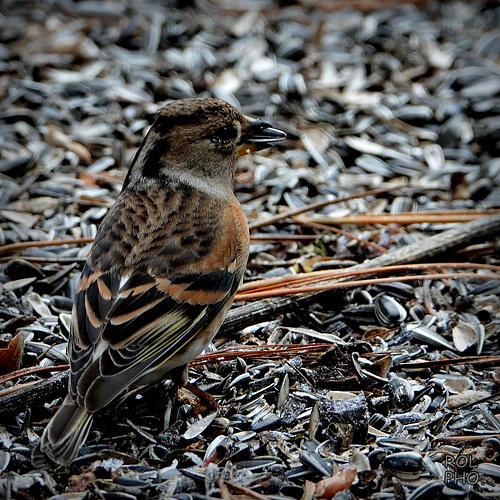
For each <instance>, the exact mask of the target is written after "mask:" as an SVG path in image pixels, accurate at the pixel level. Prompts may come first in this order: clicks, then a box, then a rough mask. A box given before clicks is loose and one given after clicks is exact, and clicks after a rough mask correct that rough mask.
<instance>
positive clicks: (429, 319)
mask: <svg viewBox="0 0 500 500" xmlns="http://www.w3.org/2000/svg"><path fill="white" fill-rule="evenodd" d="M394 3H396V2H394ZM419 3H420V4H422V2H419ZM345 4H346V2H338V1H327V0H316V1H307V2H306V1H303V2H297V3H294V2H273V1H271V0H258V1H256V0H235V1H230V0H225V1H223V2H216V1H208V0H200V1H196V0H194V1H191V2H182V1H179V2H175V1H165V2H162V1H153V0H151V1H140V2H139V1H136V2H135V1H130V2H127V1H125V0H116V1H104V2H97V1H90V0H88V1H70V0H59V1H58V0H44V1H38V0H4V1H3V2H2V3H1V4H0V244H1V245H10V244H13V243H22V242H34V241H39V242H47V241H51V240H58V239H68V240H70V241H69V242H68V244H63V245H53V246H43V245H42V244H41V243H40V244H35V245H34V246H32V247H27V246H26V245H25V246H23V245H21V246H19V247H18V248H17V249H12V248H11V249H10V250H9V251H6V250H5V248H3V247H0V371H1V373H0V391H1V392H0V498H8V499H11V498H20V499H41V498H54V499H55V498H71V499H81V498H100V499H102V498H109V499H111V498H112V499H134V498H136V499H141V500H146V499H158V500H160V499H161V500H170V499H178V500H188V499H191V498H192V499H206V498H223V499H224V500H228V499H231V498H240V499H243V498H245V499H250V498H254V499H261V500H263V499H284V500H285V499H302V500H309V499H312V498H315V497H316V498H333V497H334V496H335V498H337V499H350V498H352V499H354V498H359V499H365V498H367V499H368V498H373V499H383V498H396V499H398V500H402V499H405V498H411V499H412V500H417V499H420V500H421V499H427V498H449V499H462V498H471V499H482V498H485V499H486V498H491V499H492V498H499V496H500V463H499V454H500V440H499V437H500V436H499V433H500V420H499V418H498V414H499V413H500V407H499V405H498V403H497V402H496V399H495V396H496V394H497V393H498V381H499V376H500V374H499V373H498V371H497V369H496V366H498V358H495V356H497V355H499V354H500V353H499V344H498V333H499V327H500V299H499V295H500V281H498V270H497V269H495V267H494V266H496V265H498V264H499V263H500V257H499V247H498V238H495V236H496V235H494V234H492V235H490V236H489V237H486V238H484V240H481V241H476V242H475V244H474V245H472V246H467V247H466V248H463V249H460V251H459V252H457V253H455V254H453V255H448V254H446V253H445V254H443V255H439V256H437V257H436V258H434V259H433V260H432V261H433V262H459V263H460V262H461V263H471V264H474V265H476V264H482V265H485V266H486V267H483V268H481V267H479V266H476V267H473V268H470V269H467V270H464V269H460V268H450V269H446V266H444V267H443V268H440V269H438V270H436V269H434V270H432V271H429V272H439V271H443V269H444V270H445V271H446V270H447V271H450V272H451V271H454V272H455V273H456V274H457V276H454V277H449V278H440V277H439V276H437V277H436V278H435V279H433V280H419V281H399V282H398V281H397V282H381V283H372V284H371V285H366V286H356V287H350V288H345V289H341V290H335V291H331V292H329V293H326V294H322V295H319V296H317V297H318V298H317V300H314V301H312V302H309V303H307V305H301V304H303V303H301V302H300V301H299V302H297V304H296V306H295V307H292V306H293V301H291V302H292V305H291V306H290V308H286V307H280V308H279V309H278V310H277V313H276V314H275V315H274V316H273V317H267V318H266V319H265V320H264V321H263V320H262V318H260V317H257V316H255V317H252V315H250V317H249V318H247V319H246V320H245V322H244V324H243V327H242V328H241V329H239V330H237V331H234V329H233V330H231V331H229V330H227V332H226V333H224V335H219V337H217V338H216V342H215V346H214V348H213V349H214V350H215V349H217V352H220V356H219V357H212V358H211V359H212V361H211V362H207V363H204V364H202V363H201V362H197V363H195V364H194V365H193V367H192V370H191V372H190V381H191V382H192V383H193V384H195V385H197V386H198V387H199V388H201V389H203V390H204V391H206V392H208V393H209V394H212V395H213V396H214V398H215V401H216V403H217V405H216V407H210V405H209V404H207V402H206V401H203V400H199V399H197V398H196V397H195V396H194V395H192V394H191V393H190V392H189V391H186V390H181V391H179V393H178V396H177V397H176V398H172V397H171V391H170V392H169V387H168V383H167V384H160V385H159V386H155V387H153V388H149V389H144V390H142V391H136V392H134V393H133V394H130V395H129V396H128V397H125V398H123V399H122V400H120V401H119V402H118V403H117V404H116V405H115V406H114V407H113V408H112V409H111V410H109V411H107V412H104V413H103V414H102V415H99V416H97V418H96V419H95V425H94V426H93V430H92V431H91V433H90V435H89V438H88V440H87V443H86V445H85V447H84V448H82V450H81V453H80V455H79V457H78V458H77V460H76V461H75V462H74V464H73V465H72V466H71V468H70V469H68V470H66V469H64V468H58V467H50V468H48V469H46V470H38V469H36V468H35V467H34V466H33V465H32V463H31V450H32V448H33V447H34V445H35V444H36V442H37V440H38V439H39V437H40V436H41V433H42V432H43V429H44V427H45V425H46V423H47V422H48V419H49V418H50V416H51V415H52V414H53V412H54V411H55V410H56V409H57V407H58V406H59V404H60V402H61V399H60V397H61V394H62V392H63V390H61V387H63V386H64V383H63V384H62V386H61V384H59V385H57V384H56V383H53V382H54V381H55V380H56V378H57V377H59V378H60V377H64V375H61V373H60V372H58V371H56V370H57V368H54V369H53V371H51V367H56V366H59V365H64V364H66V363H67V361H68V360H67V357H66V352H65V349H66V344H67V335H68V323H69V313H70V311H71V307H72V298H73V294H74V290H75V285H76V282H77V280H78V276H79V272H80V271H81V268H82V265H83V262H84V260H85V256H86V255H87V253H88V249H89V245H90V243H89V242H90V241H91V238H92V237H93V236H94V234H95V232H96V229H97V227H98V225H99V223H100V221H101V220H102V218H103V216H104V214H105V213H106V211H107V209H108V208H109V206H110V205H111V204H112V203H113V200H114V199H115V198H116V196H117V193H118V192H119V190H120V187H121V183H122V181H123V179H124V177H125V174H126V171H127V167H128V165H129V162H130V159H131V157H132V155H133V154H134V152H135V150H136V148H137V147H138V146H139V144H140V142H141V140H142V138H143V137H144V135H145V133H146V131H147V130H148V127H149V125H150V124H151V120H152V118H153V116H154V114H155V112H156V111H157V110H158V109H159V107H161V106H163V105H164V104H166V103H167V102H169V101H171V100H173V99H179V98H184V97H189V96H215V97H218V98H222V99H225V100H227V101H228V102H230V103H232V104H234V105H236V106H238V107H240V108H241V109H242V110H243V111H244V112H245V113H246V114H249V115H253V116H255V117H260V118H264V119H266V120H267V121H269V122H271V123H272V124H273V125H274V126H275V127H277V128H280V129H283V130H285V131H286V132H287V134H288V138H287V140H286V141H284V142H283V143H280V144H278V145H277V146H276V147H274V148H272V149H269V150H266V151H263V152H259V153H257V154H254V155H250V156H246V157H243V158H241V159H240V163H239V167H238V172H237V175H236V179H235V190H236V192H237V196H238V198H239V200H240V201H241V203H242V205H243V207H244V210H245V212H246V214H247V216H248V220H249V222H250V224H253V227H254V229H252V232H251V235H252V237H253V240H252V241H253V243H252V247H251V255H250V261H249V265H248V271H247V274H246V282H249V283H250V282H257V281H261V280H263V279H269V278H279V277H284V276H287V275H290V276H292V275H294V274H300V273H309V272H313V271H314V272H316V271H320V270H328V269H336V268H340V269H348V268H349V267H350V266H353V265H355V264H359V263H362V262H364V261H365V260H366V259H372V258H375V257H377V256H378V255H381V254H383V253H387V254H390V253H391V252H393V251H395V250H396V249H398V248H401V247H403V246H404V245H411V244H415V243H417V244H418V243H419V242H425V241H426V238H428V237H430V236H433V235H437V234H445V232H446V231H447V230H448V229H450V228H452V227H456V226H457V225H460V224H466V221H467V220H470V218H471V217H472V218H473V217H474V214H479V215H478V216H480V215H481V214H486V213H494V212H495V210H498V209H500V158H499V157H498V152H499V141H500V132H499V131H500V117H499V111H500V56H499V54H500V28H499V26H500V7H499V5H498V3H497V2H474V1H468V2H452V1H447V2H429V3H428V4H427V5H423V6H421V7H420V8H417V7H415V6H414V5H413V4H412V3H409V4H406V5H401V6H399V7H393V8H386V7H384V4H387V2H382V1H380V2H377V1H375V2H352V4H353V5H358V4H359V5H360V6H361V7H363V6H364V7H366V6H367V4H370V6H371V8H372V10H371V11H362V10H354V9H342V8H341V7H342V6H345ZM376 189H379V190H380V191H379V192H378V194H376V193H372V194H368V195H366V191H370V190H376ZM344 198H350V199H345V200H344V201H341V202H339V203H331V204H324V206H322V207H320V208H317V209H316V210H314V211H305V212H303V213H301V214H295V215H293V214H292V215H289V216H287V217H283V218H282V219H281V220H275V221H274V222H273V221H270V220H269V221H268V220H267V219H268V218H269V217H270V216H276V215H279V214H282V213H284V212H286V211H289V210H292V209H300V208H301V207H305V206H307V205H308V204H311V203H316V202H318V203H319V202H327V201H332V200H338V199H344ZM430 214H436V215H439V217H437V218H431V215H430ZM459 214H462V215H460V216H459ZM363 216H369V217H368V218H367V219H362V218H361V217H363ZM375 216H387V217H392V219H389V222H388V223H387V222H384V220H383V219H381V218H378V219H377V218H370V217H375ZM398 216H399V217H398ZM412 217H415V218H412ZM460 217H462V218H460ZM346 221H349V223H346ZM458 227H460V226H458ZM81 238H84V240H81ZM75 240H76V241H75ZM465 271H466V273H465ZM415 272H416V271H412V273H413V274H415ZM419 272H421V271H419ZM460 273H464V274H466V276H465V275H464V276H463V277H461V276H460ZM384 276H386V277H387V276H390V274H389V275H388V274H387V273H386V274H384ZM373 277H377V276H372V278H373ZM260 300H262V299H260ZM266 300H267V299H266ZM268 300H275V299H268ZM256 302H257V301H256ZM241 303H242V302H241V301H240V302H237V303H236V304H235V308H234V310H235V311H238V309H239V306H241ZM281 304H282V305H283V302H281ZM247 305H248V304H247ZM247 305H244V306H243V308H244V307H247ZM243 308H241V310H243ZM287 345H288V346H293V347H288V348H284V347H283V346H287ZM210 355H212V356H214V354H213V353H212V354H210ZM205 356H208V355H205ZM488 356H493V357H490V358H488ZM464 357H467V358H465V359H464ZM472 359H474V360H475V361H476V362H473V361H471V360H472ZM204 360H205V361H207V357H205V358H204ZM442 360H448V361H446V362H443V361H442ZM16 369H26V372H25V375H23V376H21V377H13V376H12V372H13V371H15V370H16ZM42 369H43V371H41V370H42ZM41 380H44V384H45V385H44V387H48V388H49V389H48V391H47V393H46V395H45V393H43V394H42V393H41V392H39V393H38V396H37V397H38V399H37V400H36V401H37V402H36V403H34V404H29V403H26V404H23V403H21V404H18V406H17V408H16V409H15V410H9V411H6V408H7V406H6V401H7V399H5V398H11V399H9V401H11V400H12V397H13V395H15V394H16V393H19V391H18V390H17V389H20V390H26V391H29V390H30V387H34V388H38V387H39V385H38V384H40V381H41ZM25 384H32V385H25ZM37 391H38V389H37ZM20 394H24V393H22V392H21V393H20ZM2 401H3V402H2ZM2 406H3V408H2ZM9 408H10V407H9Z"/></svg>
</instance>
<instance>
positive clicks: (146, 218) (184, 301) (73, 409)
mask: <svg viewBox="0 0 500 500" xmlns="http://www.w3.org/2000/svg"><path fill="white" fill-rule="evenodd" d="M285 137H286V134H285V133H284V132H282V131H281V130H278V129H275V128H273V127H272V126H271V125H270V124H269V123H267V122H264V121H262V120H259V119H256V118H251V117H249V116H246V115H244V114H243V113H242V112H240V111H239V110H238V109H236V108H235V107H233V106H232V105H230V104H229V103H227V102H225V101H223V100H220V99H216V98H211V97H194V98H187V99H181V100H178V101H173V102H171V103H169V104H167V105H166V106H164V107H162V108H160V110H159V111H158V112H157V114H156V117H155V119H154V120H153V123H152V125H151V128H150V130H149V132H148V133H147V134H146V136H145V138H144V140H143V142H142V144H141V145H140V147H139V149H138V150H137V152H136V154H135V156H134V158H133V160H132V163H131V166H130V168H129V170H128V172H127V175H126V177H125V180H124V182H123V186H122V189H121V192H120V194H119V195H118V197H117V200H116V202H115V203H114V205H113V206H112V207H111V208H110V209H109V211H108V213H107V214H106V215H105V217H104V219H103V221H102V222H101V225H100V227H99V229H98V230H97V233H96V236H95V239H94V242H93V245H92V247H91V249H90V252H89V256H88V258H87V260H86V262H85V264H84V267H83V270H82V273H81V276H80V279H79V282H78V285H77V288H76V292H75V298H74V303H73V309H72V316H71V327H70V334H69V341H68V358H69V360H70V373H69V382H68V394H67V395H66V397H65V398H64V400H63V402H62V404H61V405H60V407H59V409H58V410H57V412H56V413H55V414H54V416H53V417H52V419H51V420H50V422H49V423H48V425H47V427H46V428H45V431H44V433H43V435H42V437H41V439H40V441H39V443H38V445H37V448H36V451H37V453H40V451H41V452H42V456H46V457H48V458H49V459H51V460H52V461H53V462H55V463H57V464H60V465H62V466H66V467H68V466H69V465H70V464H71V463H72V462H73V461H74V459H75V457H76V456H77V453H78V451H79V449H80V447H81V446H82V445H83V443H84V442H85V440H86V438H87V436H88V433H89V431H90V428H91V424H92V419H93V416H94V415H95V413H96V412H99V411H101V410H102V409H103V408H106V407H109V405H110V404H111V403H112V402H113V401H115V400H116V399H117V398H118V397H119V396H120V397H121V396H122V395H123V394H124V393H125V392H126V391H128V390H130V389H132V388H135V387H138V386H144V385H147V384H152V383H155V382H158V381H160V380H163V379H164V378H166V377H167V376H169V375H170V376H171V377H172V378H173V377H174V374H177V376H178V377H179V378H180V380H181V383H180V384H179V385H182V384H185V382H186V381H187V365H188V363H189V362H190V361H192V360H193V359H194V358H195V357H196V356H197V355H198V354H200V353H201V352H202V351H203V349H204V348H205V347H206V346H207V344H208V343H209V342H210V341H211V340H212V338H213V337H214V335H215V334H216V333H217V331H218V330H219V328H220V326H221V324H222V322H223V320H224V317H225V316H226V314H227V312H228V310H229V308H230V306H231V304H232V302H233V298H234V296H235V294H236V291H237V289H238V287H239V286H240V284H241V282H242V278H243V274H244V272H245V269H246V265H247V260H248V251H249V231H248V226H247V222H246V218H245V215H244V212H243V210H242V208H241V205H240V204H239V202H238V201H237V199H236V196H235V194H234V191H233V178H234V174H235V168H236V162H237V158H238V156H241V155H244V154H248V153H249V152H252V151H255V150H258V149H262V147H267V146H268V145H270V144H272V143H274V142H277V141H281V140H283V139H284V138H285Z"/></svg>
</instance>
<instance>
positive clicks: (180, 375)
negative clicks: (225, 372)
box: [170, 365, 219, 408]
mask: <svg viewBox="0 0 500 500" xmlns="http://www.w3.org/2000/svg"><path fill="white" fill-rule="evenodd" d="M188 373H189V368H188V366H187V365H184V366H179V367H178V368H174V369H173V370H172V371H171V372H170V378H171V379H172V385H171V387H172V390H175V391H177V389H178V388H179V387H185V388H186V389H187V390H188V391H190V392H191V393H192V394H194V395H195V396H197V397H198V398H200V399H201V401H202V402H203V403H205V404H206V405H207V406H209V407H210V408H218V407H219V405H218V404H217V401H215V398H214V397H213V396H212V395H211V394H209V393H208V392H205V391H203V390H201V389H200V388H199V387H196V386H195V385H194V384H191V383H189V378H188Z"/></svg>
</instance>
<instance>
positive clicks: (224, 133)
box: [212, 125, 238, 143]
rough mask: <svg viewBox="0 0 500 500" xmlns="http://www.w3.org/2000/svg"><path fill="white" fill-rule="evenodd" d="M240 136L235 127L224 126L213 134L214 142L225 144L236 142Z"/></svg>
mask: <svg viewBox="0 0 500 500" xmlns="http://www.w3.org/2000/svg"><path fill="white" fill-rule="evenodd" d="M237 135H238V131H237V130H236V127H235V126H234V125H224V126H223V127H220V128H218V129H217V130H216V131H215V132H214V133H213V134H212V140H213V141H214V142H219V143H225V142H229V141H234V140H235V139H236V137H237Z"/></svg>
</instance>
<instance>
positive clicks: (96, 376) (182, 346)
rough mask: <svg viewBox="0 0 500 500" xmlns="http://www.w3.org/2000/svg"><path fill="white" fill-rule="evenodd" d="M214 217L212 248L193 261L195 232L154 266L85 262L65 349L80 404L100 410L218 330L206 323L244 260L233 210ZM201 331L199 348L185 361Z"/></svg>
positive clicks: (230, 290) (226, 298)
mask: <svg viewBox="0 0 500 500" xmlns="http://www.w3.org/2000/svg"><path fill="white" fill-rule="evenodd" d="M219 214H220V217H219V222H218V224H216V225H215V226H212V228H211V231H212V237H211V240H210V241H211V243H210V246H212V247H213V248H212V251H208V252H203V255H205V257H204V258H200V259H199V260H198V261H194V262H193V248H197V247H196V245H197V244H200V243H202V242H200V241H198V242H197V241H195V240H196V238H195V237H194V236H193V238H192V240H193V241H191V240H190V243H191V244H190V245H183V244H181V243H180V242H181V240H182V238H181V239H177V240H176V241H179V245H178V246H177V247H176V248H175V251H173V249H172V248H170V249H169V251H168V253H167V254H166V255H165V256H164V257H163V262H162V264H161V265H159V264H157V265H156V266H155V265H153V266H152V267H151V266H144V265H142V264H141V265H137V266H136V268H135V270H132V271H130V269H128V268H127V267H123V272H122V273H117V272H116V267H111V268H109V269H108V270H103V269H100V268H99V262H103V261H104V262H105V260H103V258H102V256H101V258H99V259H97V258H96V259H92V258H91V259H89V262H88V263H87V264H86V266H85V268H84V270H83V273H82V277H81V280H80V285H79V287H78V289H77V294H76V297H75V303H74V309H73V332H72V337H71V342H70V349H69V351H70V357H71V377H70V393H71V394H72V396H73V398H74V399H76V401H77V402H78V404H79V405H81V406H84V407H85V408H86V409H87V410H88V411H90V412H94V411H97V410H99V409H100V408H102V407H103V406H105V405H107V404H108V403H109V402H110V401H112V400H113V399H114V398H115V397H116V396H117V395H118V394H119V393H120V392H122V391H123V390H124V389H126V388H127V387H129V386H130V385H133V384H134V382H136V381H137V380H138V379H141V378H143V377H144V376H145V374H148V373H150V372H154V371H155V369H158V367H159V366H166V364H168V362H169V361H170V360H171V359H172V358H173V357H174V356H176V359H175V360H173V361H172V363H173V365H172V366H171V367H169V369H171V368H173V367H176V366H179V365H182V364H185V363H187V362H188V361H190V360H191V359H192V358H193V357H194V356H195V355H196V354H198V352H199V351H200V350H201V349H202V348H203V345H205V344H206V343H207V342H208V341H209V339H210V338H211V336H212V335H213V333H215V332H214V331H212V330H213V328H212V329H211V325H213V324H214V323H216V324H217V326H218V324H219V323H217V318H218V315H219V314H221V312H222V311H223V310H224V311H225V306H227V305H228V303H230V301H231V300H232V297H233V296H234V294H235V293H236V290H237V288H238V286H239V284H240V281H241V276H242V272H243V269H244V266H242V265H241V261H242V258H244V259H245V260H246V255H244V256H243V255H241V251H240V249H238V245H237V244H236V241H237V239H238V238H237V236H238V235H236V234H235V231H236V232H237V231H239V230H240V228H239V227H236V226H237V225H238V224H236V225H235V220H234V213H233V212H232V211H231V210H227V214H225V213H224V210H223V209H222V211H219ZM236 222H237V221H236ZM185 236H186V235H184V239H183V240H182V241H184V242H185V241H186V239H185ZM167 239H168V238H167ZM172 241H173V240H172V239H170V240H169V245H170V246H171V247H172V245H174V244H173V243H172ZM95 251H98V250H95ZM214 256H215V260H214ZM173 260H175V262H174V263H172V261H173ZM186 262H188V263H189V264H187V265H186ZM92 263H94V265H92ZM180 263H183V264H182V265H181V264H180ZM216 263H217V265H215V264H216ZM203 335H204V336H205V337H206V339H205V341H204V342H201V343H200V344H199V345H200V346H201V347H200V348H199V350H198V352H196V353H194V354H192V353H191V354H189V353H188V354H187V358H188V359H187V360H186V358H185V357H184V358H183V355H184V354H185V352H186V351H187V350H188V349H189V348H190V344H191V343H193V342H195V341H196V340H197V339H198V336H203ZM177 357H178V358H179V362H178V363H177ZM157 371H160V372H161V370H157ZM163 374H164V373H163V372H161V373H160V378H161V375H163Z"/></svg>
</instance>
